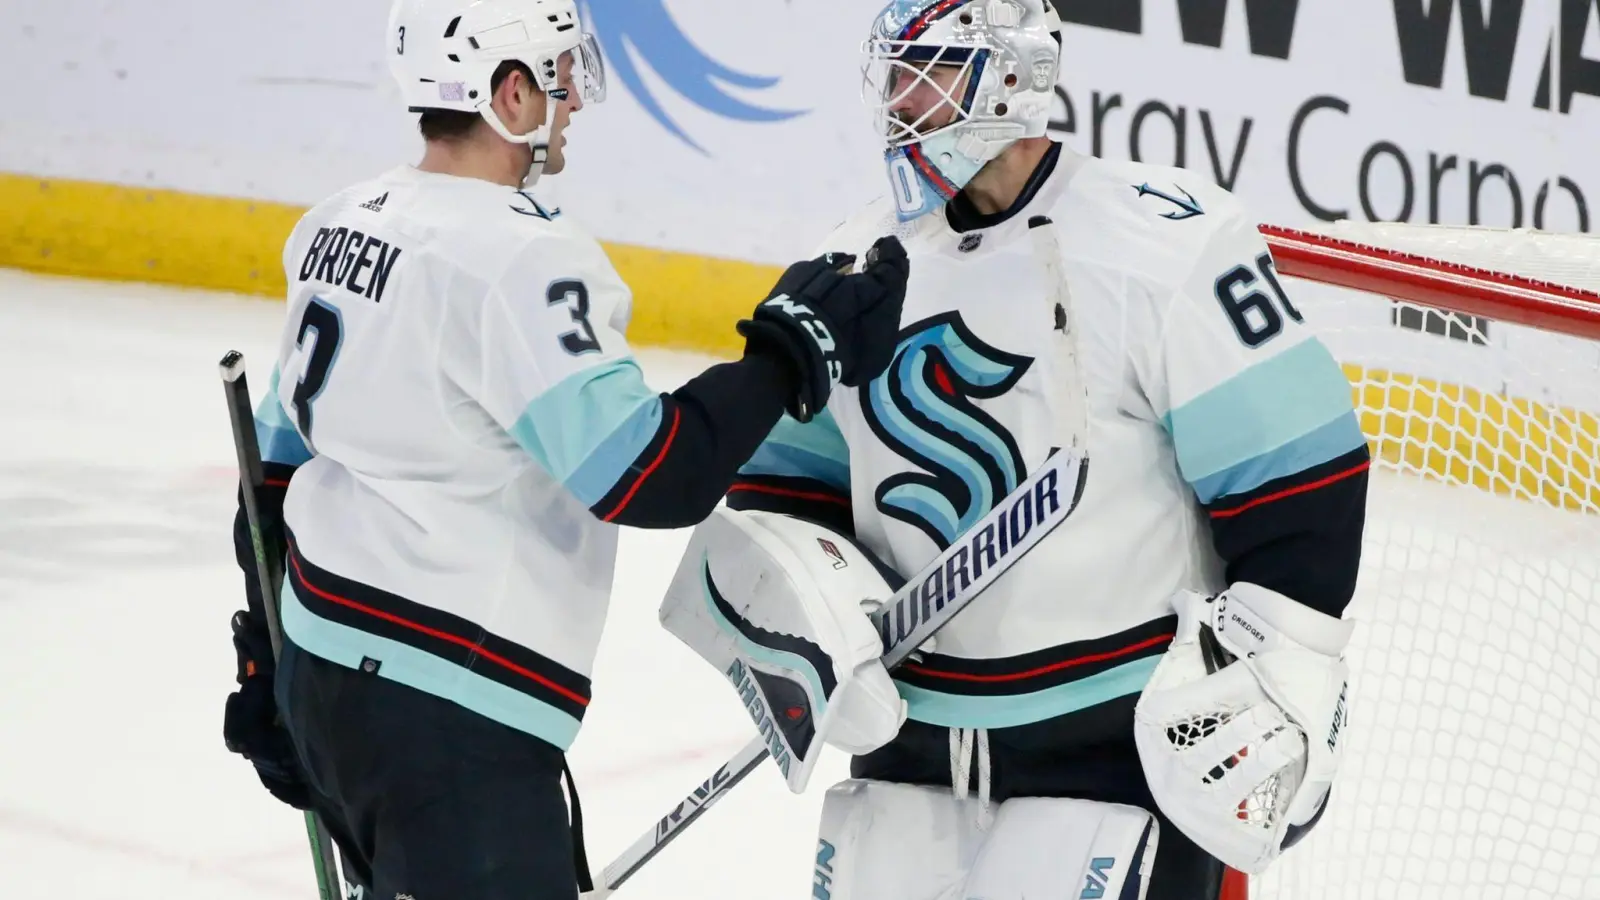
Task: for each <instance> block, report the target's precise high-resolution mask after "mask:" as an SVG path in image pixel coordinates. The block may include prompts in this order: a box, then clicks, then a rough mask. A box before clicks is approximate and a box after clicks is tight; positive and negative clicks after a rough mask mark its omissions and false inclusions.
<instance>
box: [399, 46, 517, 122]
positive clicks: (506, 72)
mask: <svg viewBox="0 0 1600 900" xmlns="http://www.w3.org/2000/svg"><path fill="white" fill-rule="evenodd" d="M512 72H521V73H522V77H523V78H526V79H528V82H529V83H530V84H532V83H533V71H532V70H530V69H529V68H528V67H527V66H525V65H523V64H522V63H520V62H517V61H516V60H514V59H508V60H506V61H505V62H502V63H501V64H500V66H499V68H497V69H495V70H494V77H492V78H491V79H489V90H490V91H491V92H492V91H498V90H500V85H501V84H502V83H504V82H505V80H506V79H507V78H508V77H510V75H511V73H512ZM480 124H481V125H485V126H487V124H488V123H486V122H484V121H483V116H480V115H478V114H477V113H475V112H462V111H461V110H456V109H425V110H423V111H422V117H421V118H420V119H418V120H417V130H418V131H421V132H422V138H423V140H427V141H462V140H466V139H467V138H468V137H470V136H471V135H472V130H473V129H474V128H476V127H477V126H478V125H480Z"/></svg>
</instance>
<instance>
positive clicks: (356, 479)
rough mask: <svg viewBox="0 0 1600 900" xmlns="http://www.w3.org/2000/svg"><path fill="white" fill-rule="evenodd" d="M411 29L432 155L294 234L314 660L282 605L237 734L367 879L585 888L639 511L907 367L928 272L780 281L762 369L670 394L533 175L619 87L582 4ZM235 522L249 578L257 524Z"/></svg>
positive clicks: (293, 322) (456, 1)
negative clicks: (892, 365) (618, 573)
mask: <svg viewBox="0 0 1600 900" xmlns="http://www.w3.org/2000/svg"><path fill="white" fill-rule="evenodd" d="M372 37H376V36H372ZM360 39H361V40H366V39H369V38H360ZM384 40H385V42H386V46H387V48H388V54H389V61H390V64H391V68H392V72H393V74H394V77H395V79H396V82H397V84H398V86H399V89H400V93H401V96H402V98H403V101H404V102H405V104H406V105H407V106H408V107H409V108H410V109H411V110H412V111H413V112H417V113H420V119H419V126H420V130H421V132H422V135H423V137H424V138H425V139H426V140H425V143H426V150H425V154H424V156H423V158H422V160H421V162H420V164H419V165H415V166H413V165H403V166H400V167H398V168H395V169H393V170H392V171H390V172H388V173H386V174H383V175H381V176H380V177H377V178H375V179H373V180H371V181H367V182H365V183H362V184H358V185H355V186H352V187H350V188H349V189H347V190H344V191H341V192H340V193H338V194H337V195H335V196H333V197H331V198H330V199H328V200H326V201H324V202H323V203H320V204H318V205H317V206H316V207H315V208H314V209H312V210H311V211H310V212H308V213H307V214H306V215H305V217H304V218H303V219H302V220H301V221H300V223H299V224H298V225H297V227H296V228H295V229H294V232H293V234H292V235H291V236H290V237H289V239H288V242H287V245H286V247H285V249H284V257H283V264H284V269H285V272H286V274H287V277H288V282H289V296H288V301H289V302H288V323H287V328H286V330H285V332H284V335H283V339H282V343H281V345H280V351H279V355H278V360H277V367H275V369H274V371H273V376H272V381H271V387H270V390H269V393H268V396H267V397H266V398H265V400H264V401H263V402H262V404H261V406H260V409H259V410H258V412H257V430H258V432H259V438H260V445H261V448H262V454H263V458H264V461H265V463H266V468H267V472H268V477H269V479H271V480H272V482H273V483H275V484H276V486H277V488H278V491H279V492H278V495H277V496H279V497H281V518H282V525H283V528H284V532H283V537H284V539H285V542H286V546H287V548H288V560H287V565H286V570H287V573H286V577H285V584H284V588H283V591H282V596H281V598H280V607H281V610H282V625H283V635H284V653H283V657H282V660H281V663H280V665H279V666H278V667H277V670H276V672H274V668H273V660H272V655H271V651H270V646H269V644H268V640H267V633H266V628H265V622H264V614H263V607H262V603H261V598H260V597H259V596H253V597H252V598H251V602H250V604H249V606H250V608H249V609H248V610H246V611H241V612H240V613H239V614H238V615H237V616H236V617H235V643H236V645H237V647H238V655H239V667H240V671H239V682H240V688H239V690H238V691H237V692H236V693H234V694H233V695H232V696H230V698H229V700H228V704H227V711H226V716H225V722H224V732H225V736H226V738H227V741H228V745H229V747H230V748H231V749H234V750H235V751H236V752H239V753H241V754H243V755H245V756H247V757H248V758H250V760H251V761H252V762H253V763H254V764H255V766H256V768H257V770H258V772H259V774H260V776H261V779H262V780H263V782H265V783H266V784H267V786H268V787H269V788H270V789H272V791H273V793H274V794H275V795H277V796H278V797H280V798H281V799H284V800H285V801H287V802H289V803H291V804H292V805H294V806H297V807H299V808H302V809H305V808H311V809H315V810H316V811H317V812H318V813H320V814H321V816H322V818H323V819H324V820H325V821H326V822H327V824H328V827H329V829H330V831H332V832H333V833H334V835H335V838H336V840H337V841H338V843H339V845H340V848H341V849H342V850H343V851H344V856H345V860H346V864H347V871H346V875H347V876H349V877H350V879H351V880H352V881H353V882H354V883H356V884H358V885H361V886H362V887H365V888H367V889H369V890H370V891H371V893H369V894H368V896H376V897H380V898H384V900H389V898H395V897H417V898H421V900H434V898H438V900H442V898H474V900H489V898H513V897H514V898H519V900H520V898H530V897H539V898H563V897H566V898H575V897H576V895H577V889H578V888H577V886H578V884H579V880H580V879H579V875H578V873H577V872H575V867H574V862H575V860H574V853H575V847H574V842H573V841H572V836H571V834H570V833H569V830H568V810H567V807H566V804H565V802H564V800H563V797H562V794H561V784H560V781H561V775H562V771H563V765H564V755H563V754H564V751H565V750H566V749H567V748H568V746H569V745H570V744H571V743H572V741H573V738H574V736H575V735H576V734H577V732H578V729H579V723H580V721H581V720H582V718H583V714H584V710H585V708H586V707H588V705H589V702H590V682H589V674H590V667H591V664H592V663H593V660H594V657H595V651H596V645H597V642H598V641H599V639H600V634H601V630H602V626H603V623H604V620H605V616H606V608H607V602H608V599H609V594H610V590H611V583H612V574H613V567H614V564H615V560H616V554H617V533H618V528H619V526H623V525H632V526H637V527H645V528H656V527H661V528H672V527H684V526H689V525H692V524H694V523H696V522H699V521H700V520H702V519H703V518H704V517H705V516H706V515H707V514H708V513H709V512H710V511H711V509H712V508H713V507H714V506H715V505H717V504H718V503H719V502H720V501H721V499H722V497H723V495H724V493H725V492H726V491H727V489H728V488H729V486H730V485H731V484H732V483H733V481H734V479H735V477H736V472H737V469H738V467H739V466H740V464H742V463H743V462H745V461H746V460H747V459H748V458H749V456H750V455H751V453H753V452H754V451H755V449H756V448H757V446H758V445H759V444H760V443H761V442H762V440H763V438H764V437H765V436H766V434H767V433H768V432H769V431H770V430H771V428H772V427H773V426H774V424H775V423H776V422H777V421H778V419H779V417H780V416H781V415H783V413H784V411H785V410H787V411H788V412H789V414H790V415H791V416H793V417H795V418H798V419H801V420H810V419H811V418H813V417H814V416H816V415H817V414H819V413H820V412H821V411H822V410H823V409H824V408H825V407H826V405H827V403H828V401H829V394H830V392H832V391H834V390H836V389H840V388H839V386H840V385H843V386H846V387H848V386H853V385H859V384H863V383H865V381H866V380H867V379H868V378H870V377H872V376H874V375H876V374H878V373H879V372H881V371H882V370H883V367H884V366H885V365H886V364H887V361H888V357H889V354H890V352H892V350H893V348H894V342H895V331H896V328H897V326H898V322H899V318H900V308H901V303H902V300H903V297H904V290H905V283H906V277H907V261H906V258H905V254H904V251H903V250H902V249H901V248H900V245H899V243H898V242H897V241H896V240H895V239H894V238H892V237H890V238H886V239H885V240H883V241H880V242H878V243H877V245H876V246H875V247H874V248H873V249H872V252H871V255H872V259H870V260H866V261H865V264H864V266H863V268H862V272H861V273H859V274H848V273H847V271H842V270H848V269H849V268H850V267H851V266H852V265H853V264H854V262H855V261H854V260H853V259H852V258H850V257H848V256H839V255H826V254H825V255H823V256H821V257H819V258H817V259H814V260H808V261H804V262H799V263H796V264H795V265H793V266H791V267H789V269H788V270H787V271H786V272H785V273H784V274H783V276H782V277H781V278H780V280H779V281H778V283H777V285H776V286H775V287H774V289H773V291H772V293H771V295H769V297H768V298H767V299H766V300H762V298H758V297H752V298H751V306H752V308H753V312H752V313H751V315H750V317H749V318H748V319H746V320H744V321H743V322H740V323H739V324H738V328H739V331H740V332H741V333H742V334H743V335H744V336H745V338H746V342H747V343H746V348H745V353H744V356H743V358H742V359H741V360H739V361H737V362H732V363H727V364H723V365H717V366H713V367H711V368H710V369H708V370H707V371H705V372H704V373H703V374H701V375H700V376H698V377H697V378H695V379H693V380H692V381H690V382H689V383H688V384H686V385H685V386H683V387H682V388H680V389H679V390H676V391H674V392H672V393H670V394H661V393H658V392H657V391H655V390H653V389H651V388H649V387H648V386H647V385H646V383H645V381H644V378H643V377H642V375H641V372H640V368H639V365H638V363H637V362H636V361H635V359H634V357H633V355H632V353H631V352H630V349H629V347H628V344H627V341H626V339H625V337H624V333H625V330H626V327H627V323H628V318H629V314H630V306H631V298H630V293H629V290H628V288H627V286H626V285H625V284H624V283H623V282H622V281H621V279H620V278H619V277H618V275H617V273H616V272H615V270H614V269H613V268H612V266H611V264H610V262H609V261H608V260H607V258H606V255H605V253H604V251H603V250H602V249H601V247H600V245H599V244H598V243H597V242H596V241H595V240H594V239H593V238H592V237H590V236H588V235H587V234H585V233H584V232H583V231H582V230H581V229H580V228H578V227H577V226H576V225H574V224H572V223H571V222H570V221H569V220H568V219H566V218H564V217H562V215H561V213H560V211H559V210H556V209H552V208H549V207H548V206H546V205H544V204H542V203H540V202H539V201H538V200H537V199H535V197H534V195H533V194H532V193H530V192H529V190H528V189H529V188H530V187H531V186H532V184H533V182H534V181H535V180H536V179H537V178H538V177H539V176H540V175H541V174H546V175H548V174H555V173H557V172H560V171H561V170H562V168H563V166H564V164H565V158H564V152H563V144H564V142H565V138H564V136H563V132H564V130H565V128H566V127H567V125H568V123H569V121H570V120H571V117H572V116H573V114H574V113H576V112H578V111H579V110H581V109H583V107H584V105H585V104H586V103H593V102H595V101H598V100H600V99H602V97H603V96H604V91H605V83H604V69H603V65H602V63H601V60H600V56H599V50H598V47H597V45H596V43H595V41H594V39H593V38H592V37H590V36H588V35H586V34H585V32H584V30H583V27H582V22H581V21H580V20H579V17H578V10H577V7H576V5H575V3H574V0H398V2H396V3H395V4H394V7H393V11H392V14H391V18H390V22H389V29H388V32H387V34H386V35H385V36H384ZM236 535H237V540H238V542H239V558H240V563H241V565H243V566H245V567H246V568H247V569H249V568H251V567H252V566H253V563H252V562H251V560H252V555H251V551H250V542H249V538H248V536H247V535H246V533H245V529H244V527H243V518H242V516H241V518H240V521H239V523H238V525H237V526H236ZM247 583H248V584H249V585H250V586H252V587H254V585H255V580H254V579H253V578H249V579H247ZM275 676H276V681H275V687H276V693H275V694H274V690H273V688H274V677H275ZM280 711H281V713H282V719H283V723H284V725H285V726H286V730H285V728H281V727H280V726H279V725H278V723H277V716H278V713H279V712H280ZM580 867H581V863H580ZM583 874H584V875H586V874H587V873H583Z"/></svg>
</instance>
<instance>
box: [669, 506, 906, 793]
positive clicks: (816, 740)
mask: <svg viewBox="0 0 1600 900" xmlns="http://www.w3.org/2000/svg"><path fill="white" fill-rule="evenodd" d="M890 580H893V581H895V582H897V583H898V581H899V580H900V579H899V577H898V576H896V575H895V574H894V573H893V572H892V571H889V570H887V569H883V568H881V567H880V564H879V563H878V562H877V560H875V559H873V558H872V557H871V555H870V554H868V553H867V552H866V551H865V550H863V549H861V548H859V547H857V546H856V545H855V544H854V543H852V542H851V541H850V540H849V539H848V538H845V537H842V536H840V535H838V534H837V533H835V532H833V531H830V530H829V529H827V528H824V527H823V526H821V525H817V524H814V523H811V522H807V521H805V520H802V519H796V518H793V517H791V516H783V515H777V514H774V513H765V512H741V511H736V510H731V509H726V508H718V509H717V510H716V511H715V512H713V513H712V514H711V517H710V518H708V519H706V520H705V521H704V522H702V523H701V524H700V525H699V526H697V527H696V528H695V530H694V533H693V535H692V536H691V537H690V539H689V546H688V549H687V550H685V551H684V556H683V560H682V562H681V563H679V566H678V571H677V573H676V574H675V575H674V576H673V580H672V584H671V585H670V586H669V587H668V588H667V594H666V597H665V599H664V600H663V601H662V604H661V623H662V625H664V626H665V627H666V629H667V630H668V631H670V632H672V634H674V635H675V636H677V638H678V639H679V640H681V641H683V642H684V643H685V644H687V645H689V647H690V649H692V650H694V651H695V652H696V653H698V654H699V655H700V656H701V657H703V658H704V659H705V660H706V661H707V662H709V663H711V665H713V666H715V667H716V669H717V671H719V672H721V673H723V675H724V676H725V677H727V679H728V680H729V681H730V682H731V683H732V684H733V688H734V690H735V691H737V692H738V694H739V699H740V701H741V702H742V703H743V704H744V707H745V710H746V711H747V713H748V714H749V715H750V717H751V719H752V720H753V721H754V722H755V725H756V728H757V730H758V731H760V733H761V737H762V739H763V740H765V741H766V742H767V749H768V750H769V752H771V754H772V758H773V761H774V762H776V763H777V764H778V768H779V769H780V770H781V771H782V772H783V775H784V779H785V780H786V781H787V782H788V784H789V789H790V790H791V791H793V792H795V793H797V794H798V793H800V792H801V791H803V790H805V786H806V782H807V781H808V780H809V778H810V776H811V770H812V768H813V767H814V766H815V765H816V761H817V758H818V757H819V756H820V755H821V752H822V744H823V743H824V742H826V743H829V744H833V745H834V746H836V747H838V748H839V749H841V750H844V751H845V752H847V753H852V754H862V753H869V752H871V751H873V750H876V749H878V748H879V747H881V746H883V745H884V744H887V743H888V742H889V741H890V740H892V739H893V738H894V736H895V735H896V734H897V733H898V732H899V730H900V726H901V725H902V724H903V723H904V722H905V718H906V705H905V702H904V701H903V700H901V699H900V694H899V692H898V691H897V690H896V688H895V686H894V682H893V681H891V680H890V679H889V673H888V671H887V670H886V669H885V668H884V666H883V663H882V661H881V659H880V657H881V656H882V655H883V643H882V639H881V638H880V637H879V636H878V631H877V629H876V628H874V627H873V624H872V620H871V619H870V618H868V616H867V610H870V609H875V608H877V605H878V604H881V603H882V602H884V601H885V600H887V599H888V598H889V597H891V596H892V595H893V593H894V590H893V588H891V586H890Z"/></svg>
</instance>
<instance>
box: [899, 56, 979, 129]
mask: <svg viewBox="0 0 1600 900" xmlns="http://www.w3.org/2000/svg"><path fill="white" fill-rule="evenodd" d="M966 72H967V69H966V67H965V66H950V65H926V64H924V65H920V66H918V65H914V64H905V65H901V66H898V67H896V69H895V71H894V73H893V74H892V75H891V76H890V83H889V92H888V96H889V98H890V104H889V114H890V115H892V116H894V117H895V118H896V119H898V120H900V122H902V123H903V124H904V125H905V126H906V127H907V128H910V129H913V130H915V131H916V132H918V133H920V134H927V133H929V132H931V131H936V130H938V129H940V128H943V127H944V126H946V125H949V124H950V123H951V122H954V121H955V120H956V118H957V117H958V116H960V115H961V110H960V109H958V108H957V107H956V104H955V102H954V101H953V100H952V99H951V98H952V97H959V96H961V92H962V90H963V89H964V88H965V84H964V83H963V82H964V80H965V75H966Z"/></svg>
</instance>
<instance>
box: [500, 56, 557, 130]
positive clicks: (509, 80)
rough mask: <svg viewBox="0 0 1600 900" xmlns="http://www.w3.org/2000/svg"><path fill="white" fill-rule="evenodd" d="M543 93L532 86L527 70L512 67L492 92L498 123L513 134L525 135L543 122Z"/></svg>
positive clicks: (535, 86) (544, 101)
mask: <svg viewBox="0 0 1600 900" xmlns="http://www.w3.org/2000/svg"><path fill="white" fill-rule="evenodd" d="M546 102H547V101H546V99H545V96H544V92H543V91H541V90H539V86H538V85H536V84H534V82H533V78H531V77H530V76H529V74H528V72H527V70H525V69H523V68H522V67H521V66H516V67H513V68H512V69H511V70H510V71H508V72H507V73H506V76H505V79H504V80H503V81H501V82H500V87H499V88H498V89H497V90H496V91H495V92H494V105H495V109H496V111H497V112H499V113H500V121H502V122H505V123H506V126H507V127H508V128H510V129H511V130H512V132H513V133H514V134H527V133H528V132H530V131H532V130H533V129H535V128H538V127H539V126H540V125H541V124H543V122H544V113H545V109H544V105H545V103H546Z"/></svg>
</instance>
